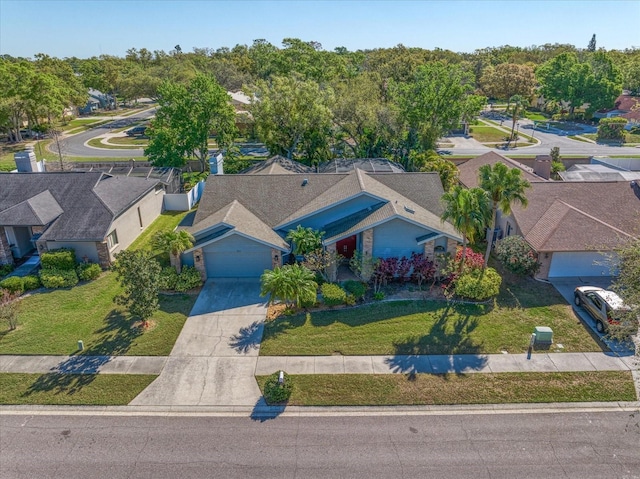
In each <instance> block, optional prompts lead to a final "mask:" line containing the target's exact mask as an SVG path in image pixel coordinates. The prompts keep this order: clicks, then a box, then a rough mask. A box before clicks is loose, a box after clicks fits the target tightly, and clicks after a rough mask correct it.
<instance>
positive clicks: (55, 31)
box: [0, 0, 640, 58]
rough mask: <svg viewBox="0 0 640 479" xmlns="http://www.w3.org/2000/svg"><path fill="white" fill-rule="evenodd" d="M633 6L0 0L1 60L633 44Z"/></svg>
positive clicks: (637, 12) (513, 1)
mask: <svg viewBox="0 0 640 479" xmlns="http://www.w3.org/2000/svg"><path fill="white" fill-rule="evenodd" d="M639 25H640V0H623V1H614V0H597V1H578V0H572V1H562V0H548V1H541V0H529V1H520V0H505V1H488V0H486V1H485V0H475V1H464V0H448V1H437V0H422V1H421V0H413V1H385V0H377V1H376V0H373V1H347V0H325V1H304V0H299V1H284V0H281V1H277V0H244V1H243V0H236V1H222V0H219V1H218V0H200V1H192V0H182V1H175V0H153V1H151V0H149V1H139V0H104V1H103V0H83V1H77V0H66V1H61V0H37V1H34V0H0V54H9V55H12V56H24V57H32V56H33V55H34V54H36V53H46V54H48V55H51V56H56V57H70V56H76V57H80V58H87V57H90V56H93V55H100V54H110V55H118V56H124V55H125V52H126V50H127V49H129V48H138V49H139V48H143V47H144V48H147V49H149V50H152V51H153V50H164V51H167V52H168V51H170V50H172V49H173V47H174V46H175V45H177V44H179V45H180V46H181V48H182V50H183V51H185V52H186V51H191V50H192V49H193V48H194V47H209V48H214V49H216V48H219V47H223V46H226V47H233V46H234V45H236V44H247V45H250V44H251V43H252V42H253V40H254V39H257V38H264V39H266V40H268V41H270V42H271V43H273V44H274V45H277V46H280V45H281V42H282V39H283V38H287V37H293V38H300V39H302V40H305V41H310V40H313V41H318V42H320V43H322V45H323V47H324V48H325V49H326V50H332V49H333V48H335V47H338V46H344V47H346V48H347V49H349V50H357V49H367V48H380V47H392V46H394V45H397V44H399V43H402V44H404V45H405V46H412V47H422V48H427V49H433V48H442V49H449V50H453V51H456V52H472V51H473V50H475V49H478V48H485V47H497V46H500V45H507V44H508V45H514V46H521V47H525V46H531V45H542V44H545V43H570V44H573V45H576V46H578V47H582V48H585V47H586V46H587V44H588V43H589V40H590V39H591V35H593V34H594V33H595V34H596V36H597V45H598V47H604V48H606V49H608V50H610V49H625V48H631V47H637V48H640V27H639Z"/></svg>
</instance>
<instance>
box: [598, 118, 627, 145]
mask: <svg viewBox="0 0 640 479" xmlns="http://www.w3.org/2000/svg"><path fill="white" fill-rule="evenodd" d="M626 124H627V120H626V119H625V118H619V117H616V118H602V119H601V120H600V123H599V125H598V141H600V140H602V141H622V142H624V138H625V131H624V127H625V125H626Z"/></svg>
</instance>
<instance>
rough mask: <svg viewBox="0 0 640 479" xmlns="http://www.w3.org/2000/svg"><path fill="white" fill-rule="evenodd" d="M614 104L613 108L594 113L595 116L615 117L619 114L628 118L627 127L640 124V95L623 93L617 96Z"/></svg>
mask: <svg viewBox="0 0 640 479" xmlns="http://www.w3.org/2000/svg"><path fill="white" fill-rule="evenodd" d="M613 105H614V106H613V108H609V109H604V110H598V111H597V112H595V113H594V114H593V116H594V118H615V117H618V116H619V117H621V118H625V119H626V120H627V126H626V127H625V128H627V129H629V128H631V127H632V126H638V125H640V97H637V96H631V95H629V94H623V95H620V96H619V97H618V98H616V101H615V102H614V104H613Z"/></svg>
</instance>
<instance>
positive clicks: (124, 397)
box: [0, 373, 157, 406]
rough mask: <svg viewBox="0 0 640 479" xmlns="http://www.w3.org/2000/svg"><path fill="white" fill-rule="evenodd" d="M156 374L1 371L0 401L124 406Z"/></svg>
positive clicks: (0, 402) (9, 402)
mask: <svg viewBox="0 0 640 479" xmlns="http://www.w3.org/2000/svg"><path fill="white" fill-rule="evenodd" d="M156 377H157V376H154V375H136V374H130V375H124V374H99V375H98V374H83V375H79V374H9V373H3V374H0V404H49V405H93V406H124V405H127V404H129V403H130V402H131V400H132V399H133V398H135V397H136V396H137V395H138V394H140V392H142V390H143V389H144V388H146V387H147V386H148V385H149V384H151V382H152V381H153V380H154V379H155V378H156Z"/></svg>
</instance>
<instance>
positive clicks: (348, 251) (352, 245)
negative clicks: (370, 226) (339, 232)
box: [336, 235, 356, 258]
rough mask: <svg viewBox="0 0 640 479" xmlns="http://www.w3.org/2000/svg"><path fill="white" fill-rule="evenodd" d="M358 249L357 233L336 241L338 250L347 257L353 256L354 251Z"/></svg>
mask: <svg viewBox="0 0 640 479" xmlns="http://www.w3.org/2000/svg"><path fill="white" fill-rule="evenodd" d="M355 250H356V235H353V236H349V237H348V238H345V239H343V240H340V241H338V242H337V243H336V251H337V252H338V253H339V254H341V255H342V256H344V257H345V258H351V257H353V252H354V251H355Z"/></svg>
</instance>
